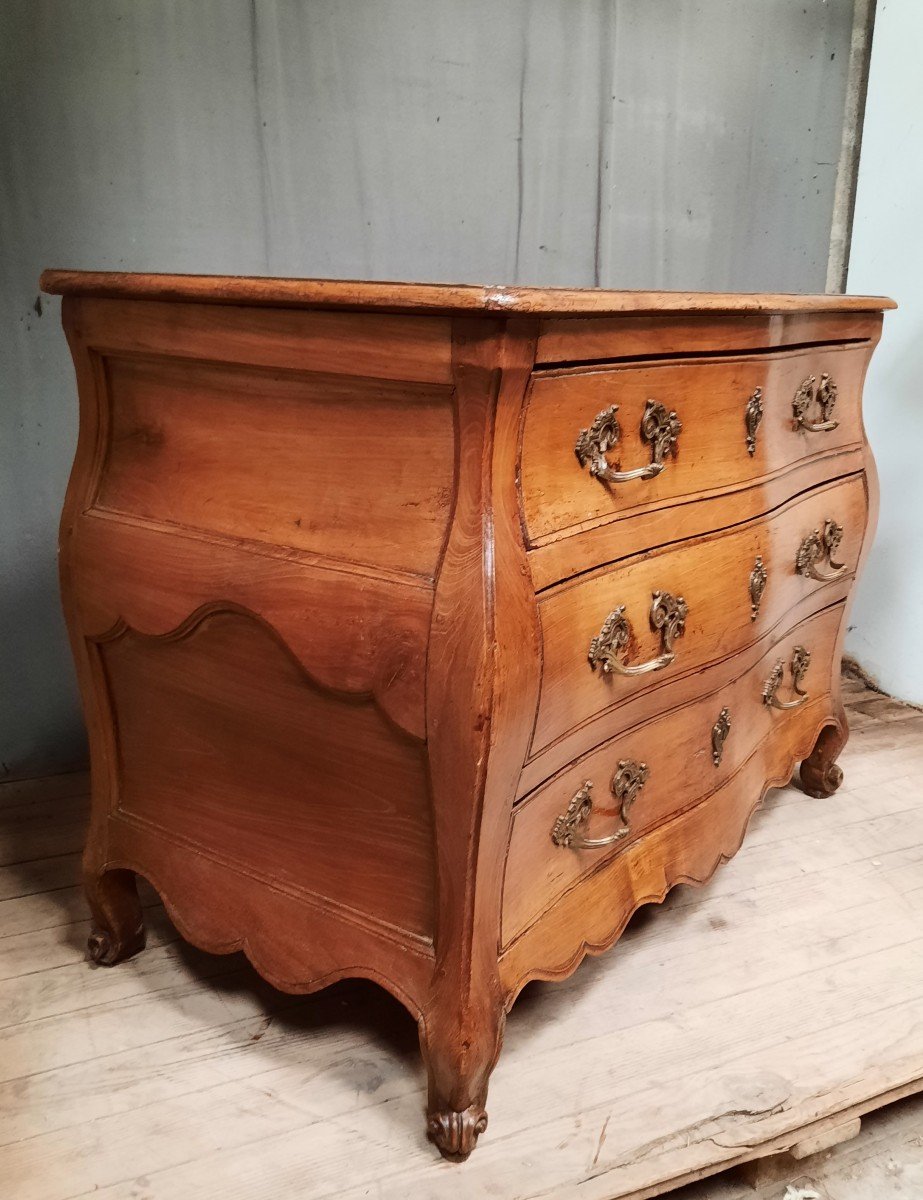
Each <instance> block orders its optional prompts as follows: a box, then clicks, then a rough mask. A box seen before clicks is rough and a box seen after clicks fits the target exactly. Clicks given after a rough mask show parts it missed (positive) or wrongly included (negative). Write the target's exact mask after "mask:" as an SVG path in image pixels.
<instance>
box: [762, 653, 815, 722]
mask: <svg viewBox="0 0 923 1200" xmlns="http://www.w3.org/2000/svg"><path fill="white" fill-rule="evenodd" d="M810 665H811V654H810V651H808V650H805V648H804V646H796V647H795V649H794V650H793V651H792V661H791V664H790V668H791V672H792V691H793V692H794V694H795V696H796V699H794V700H780V699H779V697H778V696H777V695H776V692H777V691H778V690H779V687H780V686H781V684H782V676H783V674H784V673H785V662H784V660H783V659H781V658H780V659H779V661H778V662H777V663H776V665H775V666H774V667H773V668H772V672H771V674H770V676H769V678H768V679H767V680H766V682H765V683H764V684H763V703H764V704H768V705H769V706H770V707H771V708H800V707H801V705H802V704H805V703H806V702H807V701H808V699H809V696H808V693H807V692H806V691H804V690H803V688H802V686H801V682H802V680H803V679H804V676H805V673H806V671H807V669H808V667H809V666H810Z"/></svg>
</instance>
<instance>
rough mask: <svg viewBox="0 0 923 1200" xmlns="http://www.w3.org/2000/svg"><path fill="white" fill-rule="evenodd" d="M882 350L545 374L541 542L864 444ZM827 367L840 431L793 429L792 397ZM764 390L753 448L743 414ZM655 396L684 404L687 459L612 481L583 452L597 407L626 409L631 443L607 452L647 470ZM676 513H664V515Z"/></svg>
mask: <svg viewBox="0 0 923 1200" xmlns="http://www.w3.org/2000/svg"><path fill="white" fill-rule="evenodd" d="M870 353H871V351H870V348H869V347H867V346H858V347H841V346H840V347H826V348H824V349H823V350H804V351H790V352H788V353H780V354H772V355H762V356H759V357H757V356H754V357H749V358H746V357H745V358H730V359H719V360H701V361H698V360H697V361H695V362H689V361H681V362H672V363H671V362H669V361H666V362H659V363H652V364H645V365H641V366H638V365H632V366H624V367H614V368H607V369H592V370H587V369H579V370H576V369H575V370H571V371H563V372H549V373H547V374H546V373H542V374H541V375H536V376H535V377H534V379H533V382H532V387H531V390H530V395H529V399H528V409H527V411H526V418H525V427H524V432H523V445H522V500H523V508H524V511H525V518H526V522H527V525H528V529H529V538H530V542H531V543H532V544H536V543H540V542H541V541H543V540H546V539H548V538H549V537H551V536H552V535H554V534H556V533H558V532H559V531H568V532H571V531H576V530H579V529H584V528H587V527H589V526H590V525H592V524H598V523H600V522H602V521H610V520H613V519H623V518H624V516H625V515H626V514H628V513H631V512H633V511H636V510H638V509H649V508H662V507H666V506H667V505H669V504H670V503H673V502H676V501H680V500H684V499H687V498H694V499H699V498H700V497H701V496H702V495H708V494H712V495H715V494H718V493H720V492H725V491H728V490H730V489H732V488H736V487H740V486H741V485H745V484H749V483H753V482H756V481H758V480H762V479H763V478H766V477H769V476H771V474H772V472H773V471H774V470H776V469H778V468H780V467H782V466H790V465H791V464H792V463H793V462H796V461H798V460H800V459H805V458H808V457H810V456H812V455H814V454H817V453H821V452H823V453H826V452H829V451H830V450H833V449H842V448H844V447H847V446H853V445H858V444H859V443H860V442H861V440H862V426H861V415H860V409H859V396H860V393H861V389H862V381H863V379H864V377H865V371H866V368H867V366H868V360H869V355H870ZM824 372H829V373H830V375H831V376H832V377H833V378H835V379H836V382H837V384H838V387H839V390H840V397H841V399H840V405H841V407H839V408H838V409H837V410H836V412H835V416H836V417H838V418H839V425H838V426H837V428H836V429H834V430H831V431H828V432H825V433H807V432H806V431H804V430H798V431H795V430H794V429H793V428H792V399H793V397H794V395H795V392H796V391H797V390H798V387H799V386H800V384H801V383H802V381H803V380H804V379H806V378H809V377H810V376H812V375H813V376H815V378H816V379H817V380H819V379H820V378H821V375H822V374H823V373H824ZM756 388H761V389H762V394H763V409H764V416H763V419H762V422H761V424H760V426H759V428H758V431H757V435H756V452H755V453H754V454H753V455H750V454H748V453H747V448H746V425H745V423H744V411H745V409H746V406H747V402H748V400H749V399H750V397H751V396H752V394H753V392H754V391H755V389H756ZM648 399H653V400H656V401H658V402H659V403H662V404H663V405H664V406H665V407H666V408H667V409H673V410H675V411H676V412H677V413H678V415H679V417H680V420H681V421H682V426H683V428H682V432H681V433H680V434H679V437H678V440H677V449H676V456H675V458H674V457H672V456H671V457H668V458H667V459H666V464H667V465H666V467H665V468H664V470H663V471H662V472H661V473H660V474H659V475H657V476H656V477H655V478H653V479H636V480H633V481H632V482H630V483H613V484H606V483H604V482H602V481H601V480H599V479H594V478H593V476H591V475H590V472H589V469H588V468H586V467H582V466H581V465H580V463H579V462H578V460H577V456H576V455H575V453H574V446H575V444H576V440H577V435H578V434H579V432H580V431H581V430H582V429H586V428H588V427H589V426H591V425H592V423H593V421H594V419H595V418H596V416H597V414H598V413H600V412H603V411H604V410H606V409H608V408H609V407H610V406H611V405H613V404H616V405H618V406H619V411H618V421H619V425H620V427H621V440H620V442H619V443H618V445H617V447H616V448H615V449H614V450H611V451H610V452H609V454H608V459H609V462H610V463H611V465H612V466H613V467H615V468H616V469H618V470H621V471H629V470H634V469H636V468H639V467H643V466H645V465H647V464H649V463H650V461H651V449H650V446H649V445H647V444H646V443H645V442H644V441H643V440H642V438H641V436H640V432H639V430H640V423H641V417H642V414H643V412H644V409H645V404H646V402H647V400H648ZM670 515H672V514H668V513H667V512H665V513H664V521H665V522H666V521H667V520H668V519H669V516H670Z"/></svg>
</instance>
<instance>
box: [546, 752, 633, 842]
mask: <svg viewBox="0 0 923 1200" xmlns="http://www.w3.org/2000/svg"><path fill="white" fill-rule="evenodd" d="M648 774H649V772H648V768H647V763H639V762H635V761H634V759H631V758H623V759H622V760H621V761H620V762H619V765H618V769H617V770H616V772H615V774H614V775H613V776H612V780H611V782H610V784H609V788H610V790H611V792H612V795H613V796H615V798H616V800H618V802H619V820H620V821H621V822H622V824H621V827H620V828H619V829H617V830H616V831H615V833H612V834H610V835H609V836H608V837H602V838H587V837H584V836H583V834H582V833H581V832H580V830H581V829H584V828H585V827H586V823H587V821H589V819H590V813H591V812H592V811H593V798H592V796H591V795H590V793H591V792H592V790H593V783H592V781H591V780H589V779H588V780H587V781H586V783H584V785H583V787H582V788H581V789H580V791H579V792H577V793H576V795H575V796H574V798H573V799H572V800H571V802H570V804H568V806H567V811H566V812H563V813H561V815H560V816H559V817H558V818H557V820H556V821H555V823H554V826H553V828H552V830H551V840H552V841H553V842H554V844H555V845H556V846H563V847H566V848H567V849H569V850H597V849H599V847H600V846H611V845H613V843H615V842H620V841H622V839H623V838H626V837H628V834H629V833H630V832H631V829H630V826H629V824H628V814H629V810H630V809H631V806H632V804H634V802H635V800H636V798H637V796H638V793H639V792H640V791H641V789H642V788H643V787H644V785H645V783H646V782H647V777H648Z"/></svg>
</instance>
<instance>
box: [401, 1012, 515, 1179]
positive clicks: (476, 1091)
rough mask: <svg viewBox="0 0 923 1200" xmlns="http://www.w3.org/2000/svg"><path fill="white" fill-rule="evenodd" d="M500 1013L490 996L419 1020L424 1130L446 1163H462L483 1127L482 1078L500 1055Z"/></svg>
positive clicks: (484, 1093)
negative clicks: (426, 1083)
mask: <svg viewBox="0 0 923 1200" xmlns="http://www.w3.org/2000/svg"><path fill="white" fill-rule="evenodd" d="M505 1015H506V1014H505V1013H504V1011H503V1007H502V1005H500V1004H498V1003H495V1002H493V1001H490V1002H486V1003H484V1004H482V1005H478V1006H476V1007H472V1008H470V1009H468V1010H467V1011H465V1012H461V1013H458V1012H456V1013H448V1014H446V1013H441V1012H431V1013H430V1014H428V1016H427V1017H426V1018H424V1019H423V1020H421V1022H420V1048H421V1050H422V1052H423V1059H424V1062H425V1063H426V1070H427V1074H428V1077H429V1094H428V1099H427V1106H426V1134H427V1137H428V1138H429V1139H430V1141H431V1142H434V1143H435V1144H436V1146H437V1147H438V1148H439V1152H440V1153H441V1154H442V1156H443V1158H447V1159H448V1160H449V1161H450V1162H464V1160H465V1159H466V1158H467V1157H468V1155H469V1154H470V1153H471V1151H472V1150H473V1149H474V1147H475V1146H476V1145H477V1140H478V1137H479V1136H480V1135H481V1134H482V1133H483V1132H484V1130H485V1129H486V1128H487V1110H486V1107H485V1105H486V1103H487V1083H488V1080H489V1078H490V1073H491V1071H492V1070H493V1068H494V1064H495V1063H496V1061H497V1058H498V1056H499V1054H500V1044H501V1041H502V1039H503V1026H504V1022H505Z"/></svg>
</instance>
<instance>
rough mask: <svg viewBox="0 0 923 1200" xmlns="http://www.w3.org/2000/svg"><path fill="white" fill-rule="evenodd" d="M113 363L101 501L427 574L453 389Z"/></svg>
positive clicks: (441, 533)
mask: <svg viewBox="0 0 923 1200" xmlns="http://www.w3.org/2000/svg"><path fill="white" fill-rule="evenodd" d="M104 365H105V373H106V390H107V395H109V396H113V395H115V396H118V403H117V404H116V405H115V406H114V407H113V410H112V413H111V415H110V417H109V422H108V430H109V444H108V447H107V453H106V461H105V466H104V468H103V471H102V474H101V477H100V480H99V484H98V491H97V494H96V498H95V504H96V505H98V506H99V507H102V508H105V509H109V510H111V511H117V512H122V513H127V514H130V515H132V516H138V517H146V518H148V519H150V520H154V521H159V522H170V523H173V524H175V525H179V526H182V527H184V528H191V529H194V530H197V531H200V532H203V533H209V532H216V533H219V534H224V535H225V536H233V537H240V538H246V539H248V540H250V541H255V542H266V543H269V544H270V545H273V546H280V547H284V546H291V547H294V548H295V549H298V550H302V551H305V552H307V553H311V554H316V555H322V556H325V557H327V558H332V559H348V560H351V561H354V562H360V563H365V564H369V565H372V566H381V567H388V568H393V569H397V570H405V571H408V572H411V573H415V574H419V575H423V576H426V577H428V578H432V576H433V574H434V572H435V568H436V563H437V562H438V559H439V553H440V550H441V548H442V543H443V540H444V538H445V531H446V526H447V523H448V516H449V505H450V503H451V497H452V488H453V478H452V476H453V430H452V410H451V397H450V393H449V391H448V389H445V388H434V387H426V386H423V385H411V384H407V383H402V384H398V383H391V382H389V381H385V380H368V381H366V380H358V379H354V378H350V377H344V376H336V375H320V374H313V373H300V372H292V371H288V372H284V373H282V372H267V371H262V370H254V369H253V368H247V367H240V366H224V365H216V364H212V363H185V362H177V361H175V360H174V361H170V360H166V361H164V360H160V361H157V360H151V359H138V358H126V359H122V358H118V357H115V356H113V357H108V358H106V359H105V360H104ZM254 397H258V402H256V403H255V402H254ZM216 430H220V431H221V436H220V437H216V436H215V434H216ZM366 456H367V458H366ZM363 458H366V462H365V464H363ZM270 463H271V468H270V469H267V467H268V464H270ZM372 497H374V506H373V507H371V508H370V500H371V499H372Z"/></svg>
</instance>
